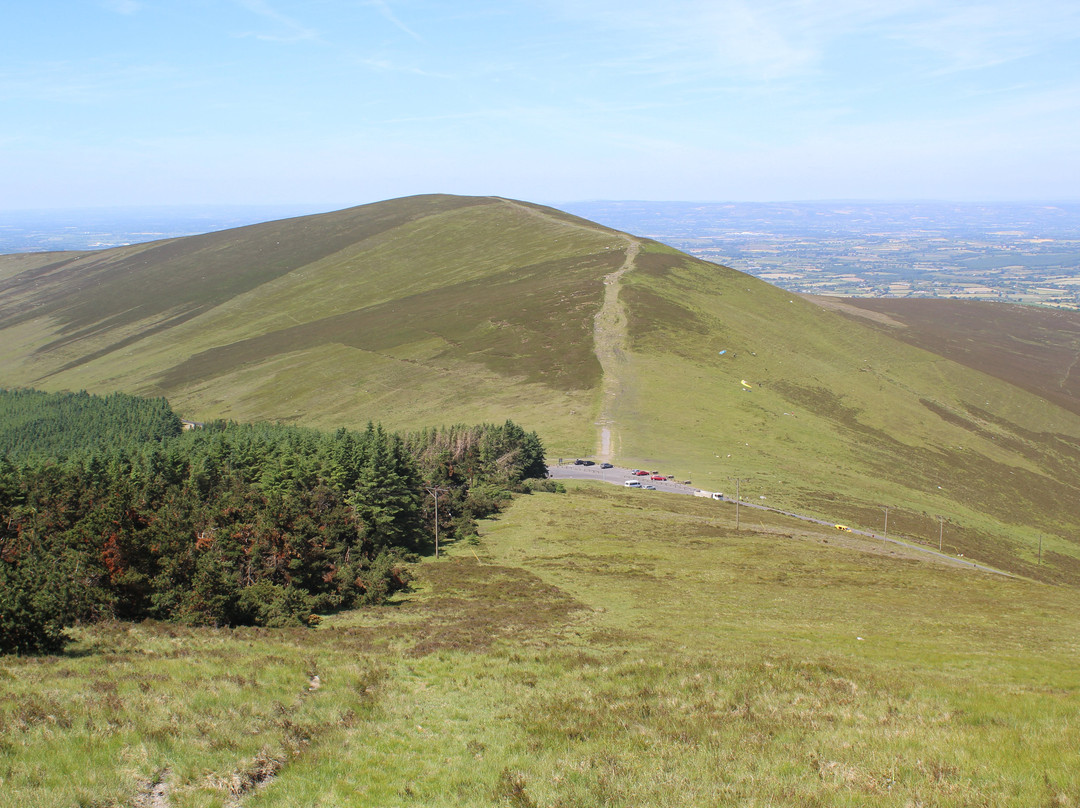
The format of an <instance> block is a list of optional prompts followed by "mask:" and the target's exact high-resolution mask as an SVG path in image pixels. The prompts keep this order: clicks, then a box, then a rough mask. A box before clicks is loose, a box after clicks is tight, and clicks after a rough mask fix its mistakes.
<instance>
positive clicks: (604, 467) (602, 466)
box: [600, 463, 615, 469]
mask: <svg viewBox="0 0 1080 808" xmlns="http://www.w3.org/2000/svg"><path fill="white" fill-rule="evenodd" d="M600 468H602V469H613V468H615V467H614V466H613V465H611V464H610V463H601V464H600Z"/></svg>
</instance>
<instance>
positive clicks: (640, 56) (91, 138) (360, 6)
mask: <svg viewBox="0 0 1080 808" xmlns="http://www.w3.org/2000/svg"><path fill="white" fill-rule="evenodd" d="M0 32H2V33H0V103H2V109H3V114H2V115H0V209H7V210H12V209H27V208H44V207H56V208H59V207H81V206H112V205H146V204H203V203H228V204H234V203H235V204H255V203H275V204H280V203H308V204H319V205H321V204H325V205H327V206H328V207H332V206H347V205H352V204H361V203H365V202H372V201H376V200H379V199H386V198H391V197H396V196H403V195H407V194H414V193H429V192H447V193H461V194H496V195H500V196H510V197H516V198H521V199H529V200H535V201H542V202H554V203H557V202H560V201H565V202H570V201H580V200H591V199H649V200H703V201H704V200H733V201H776V200H811V199H841V198H845V199H882V200H888V199H948V200H960V201H963V200H975V201H978V200H1030V199H1046V200H1075V199H1078V198H1080V41H1078V40H1080V3H1076V2H1075V0H1061V1H1060V2H1059V1H1058V0H1027V2H1019V1H1018V0H982V1H978V0H970V1H969V0H955V2H950V0H830V1H829V2H818V1H817V0H756V1H754V2H751V1H750V0H745V1H744V0H664V1H663V2H659V1H657V2H641V1H639V0H522V1H517V0H491V1H490V2H489V0H456V1H455V2H435V1H434V0H304V2H300V1H299V0H86V1H85V2H78V1H77V0H56V2H52V3H48V4H38V3H23V2H15V0H6V2H3V3H2V4H0Z"/></svg>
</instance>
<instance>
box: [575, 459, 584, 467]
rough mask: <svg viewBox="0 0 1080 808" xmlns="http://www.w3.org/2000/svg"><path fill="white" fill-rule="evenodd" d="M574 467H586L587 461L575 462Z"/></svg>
mask: <svg viewBox="0 0 1080 808" xmlns="http://www.w3.org/2000/svg"><path fill="white" fill-rule="evenodd" d="M574 465H575V466H584V465H585V461H584V460H575V461H574Z"/></svg>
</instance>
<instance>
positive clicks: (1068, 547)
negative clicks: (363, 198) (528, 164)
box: [0, 196, 1080, 583]
mask: <svg viewBox="0 0 1080 808" xmlns="http://www.w3.org/2000/svg"><path fill="white" fill-rule="evenodd" d="M0 338H2V339H3V344H4V346H5V348H6V349H7V350H6V352H5V354H4V356H3V357H2V358H0V384H2V385H5V386H15V385H25V386H35V387H41V388H45V389H72V390H76V389H82V388H85V389H87V390H91V391H95V392H107V391H112V390H123V391H126V392H133V393H139V394H143V395H154V396H158V395H165V396H167V397H168V399H169V401H170V402H171V403H172V405H173V407H174V408H175V409H176V410H177V411H178V412H181V413H183V414H184V416H185V417H188V418H193V419H195V420H207V419H211V418H215V417H228V418H235V419H238V420H261V419H274V420H296V421H302V422H304V423H309V424H312V425H318V426H326V427H334V426H338V425H344V426H352V427H357V426H362V425H363V424H364V423H366V422H367V421H368V420H369V419H370V420H379V421H382V422H383V423H384V424H386V425H388V426H390V427H416V426H421V425H425V424H440V423H453V422H465V421H468V422H476V421H499V420H503V419H505V418H512V419H513V420H515V421H517V422H519V423H522V424H524V425H526V426H527V427H528V428H529V429H537V430H539V431H540V433H541V435H542V437H543V439H544V441H545V443H546V445H547V446H548V448H549V451H550V454H551V455H552V456H560V455H561V456H568V455H569V456H574V455H587V454H593V453H595V454H599V455H600V456H604V457H612V458H617V459H618V460H620V461H621V462H623V463H625V464H636V465H642V466H649V467H658V468H660V469H661V470H663V471H665V472H668V473H672V474H676V475H678V476H679V477H680V478H681V479H692V480H693V481H694V482H695V483H696V484H698V485H699V486H701V487H703V488H706V489H709V490H723V491H725V492H734V490H735V487H736V485H738V486H739V490H740V493H741V494H742V497H743V499H751V500H753V501H755V502H762V503H763V504H769V505H775V506H778V507H784V508H788V509H798V510H799V511H800V512H808V513H814V514H818V515H820V516H822V517H823V518H826V519H829V520H835V521H843V522H846V523H848V524H851V525H852V526H854V527H862V528H865V529H872V530H880V529H883V528H884V521H885V516H886V512H885V509H886V508H888V509H889V511H888V520H889V522H888V526H889V532H890V534H891V535H892V534H904V535H906V536H908V537H911V538H913V539H916V540H922V541H925V542H926V543H929V544H933V545H935V546H936V545H937V544H938V543H939V541H940V543H941V545H942V547H943V549H945V550H946V551H949V552H954V553H963V554H965V556H968V557H974V558H978V559H979V560H980V561H983V562H985V563H989V564H996V565H998V566H1000V567H1002V568H1005V569H1009V570H1012V571H1015V572H1019V573H1021V574H1025V575H1031V576H1034V577H1039V578H1043V579H1047V580H1055V581H1063V582H1070V583H1080V546H1078V545H1077V543H1076V541H1075V540H1074V538H1073V537H1074V536H1076V535H1080V534H1078V528H1080V515H1077V514H1076V513H1075V510H1076V509H1075V508H1074V507H1073V503H1074V502H1075V501H1076V499H1077V495H1078V494H1080V417H1078V416H1077V414H1075V411H1070V409H1069V408H1065V407H1063V406H1059V404H1060V403H1061V400H1060V399H1058V403H1052V402H1050V401H1048V400H1047V399H1048V396H1047V395H1044V394H1040V389H1041V388H1040V387H1039V386H1038V385H1037V384H1027V385H1025V384H1023V383H1022V382H1023V380H1022V379H1021V378H1019V377H1013V378H997V377H995V376H993V375H990V374H987V373H984V372H982V371H981V370H979V369H978V368H976V367H970V366H965V365H964V364H963V363H961V362H957V361H953V360H952V359H949V358H946V357H947V356H948V355H949V353H948V351H946V350H945V348H944V347H942V349H941V350H940V351H936V350H933V349H934V348H935V345H936V344H937V343H934V342H933V341H932V340H931V341H924V342H923V343H922V344H921V347H920V346H919V345H911V344H908V343H906V342H904V341H902V340H900V339H897V337H896V335H895V334H893V333H891V332H890V331H889V330H888V329H884V330H883V329H881V328H878V327H870V326H869V325H867V324H866V323H865V322H860V321H856V320H853V319H851V318H849V317H845V316H843V315H841V314H839V313H837V312H834V311H831V310H828V309H826V308H824V307H822V306H821V305H818V304H816V303H814V302H812V301H808V300H805V299H803V298H800V297H797V296H794V295H791V294H789V293H787V292H784V291H782V290H780V289H777V288H775V287H772V286H769V285H768V284H765V283H763V282H760V281H757V280H755V279H753V278H751V277H749V276H747V275H744V274H742V273H739V272H736V271H734V270H730V269H726V268H724V267H718V266H716V265H714V264H709V263H706V262H703V261H699V260H696V259H693V258H690V257H689V256H686V255H684V254H682V253H678V252H677V251H674V250H672V249H670V248H667V247H663V246H662V245H659V244H656V243H654V242H651V241H648V240H646V239H637V238H634V237H632V236H628V235H626V234H622V233H618V232H616V231H612V230H610V229H607V228H604V227H601V226H600V225H596V224H593V223H591V222H587V221H584V220H581V219H576V218H574V217H571V216H569V215H567V214H564V213H560V212H558V211H555V210H552V209H550V208H543V207H540V206H536V205H530V204H526V203H521V202H514V201H511V200H505V199H499V198H466V197H452V196H426V197H413V198H408V199H401V200H394V201H391V202H385V203H379V204H376V205H368V206H363V207H359V208H352V209H349V210H345V211H339V212H337V213H333V214H322V215H318V216H309V217H303V218H299V219H292V220H286V221H281V222H271V223H267V224H263V225H256V226H252V227H246V228H240V229H237V230H233V231H224V232H220V233H215V234H212V235H208V236H200V237H193V238H185V239H175V240H171V241H165V242H157V243H154V244H147V245H138V246H133V247H125V248H121V249H115V250H106V251H102V252H94V253H82V254H73V253H64V254H54V255H45V256H6V257H0ZM941 344H942V345H943V346H944V343H943V342H942V343H941ZM928 349H930V350H928ZM943 354H944V355H943ZM968 364H970V363H968ZM999 375H1000V374H999ZM1021 375H1022V374H1021ZM1062 395H1065V396H1066V397H1068V396H1069V395H1070V394H1069V391H1068V390H1065V391H1064V392H1063V393H1062ZM1066 403H1067V402H1066ZM1073 410H1075V408H1073ZM736 481H738V482H736ZM1040 542H1041V543H1042V557H1041V563H1040V558H1039V546H1040Z"/></svg>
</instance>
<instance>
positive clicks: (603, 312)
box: [593, 236, 641, 462]
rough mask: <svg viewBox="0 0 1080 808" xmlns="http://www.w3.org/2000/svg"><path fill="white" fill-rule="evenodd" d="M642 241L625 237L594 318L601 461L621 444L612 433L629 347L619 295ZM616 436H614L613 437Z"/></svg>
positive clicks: (621, 395)
mask: <svg viewBox="0 0 1080 808" xmlns="http://www.w3.org/2000/svg"><path fill="white" fill-rule="evenodd" d="M640 250H641V245H640V244H639V243H638V242H637V241H635V240H634V239H632V238H630V237H629V236H627V237H626V260H624V261H623V263H622V266H620V267H619V268H618V269H617V270H615V271H614V272H612V273H611V274H610V275H607V276H605V277H604V302H603V305H601V307H600V311H598V312H597V313H596V318H595V320H594V321H593V346H594V350H595V351H596V358H597V360H599V362H600V368H601V369H602V370H603V381H602V383H601V388H600V417H599V418H598V419H597V425H598V426H599V427H600V443H599V446H598V447H597V451H596V456H597V457H598V458H599V459H600V460H601V461H605V462H607V461H610V460H611V457H612V455H613V454H614V452H615V449H616V448H617V444H618V435H617V433H613V429H614V428H615V426H616V417H615V414H616V409H617V406H618V403H619V401H620V400H621V399H622V398H623V396H624V395H625V394H626V391H627V376H628V374H629V363H630V351H629V338H628V335H627V331H626V307H625V306H624V305H623V302H622V301H621V300H620V299H619V291H620V290H621V289H622V283H621V281H622V276H623V275H625V274H626V273H627V272H629V271H630V270H631V269H633V268H634V262H635V260H636V259H637V255H638V252H640ZM613 436H614V437H613Z"/></svg>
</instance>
